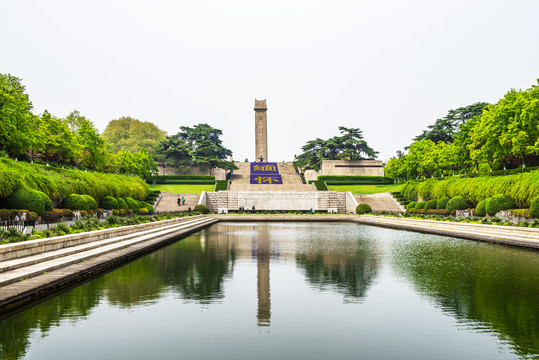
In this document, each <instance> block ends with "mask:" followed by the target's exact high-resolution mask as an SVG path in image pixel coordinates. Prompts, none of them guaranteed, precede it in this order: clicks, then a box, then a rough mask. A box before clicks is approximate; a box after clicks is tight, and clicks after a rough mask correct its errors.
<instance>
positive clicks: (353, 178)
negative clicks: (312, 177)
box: [316, 175, 393, 184]
mask: <svg viewBox="0 0 539 360" xmlns="http://www.w3.org/2000/svg"><path fill="white" fill-rule="evenodd" d="M316 179H317V180H324V181H326V182H327V181H366V182H375V183H376V182H378V183H381V182H391V184H392V183H393V178H390V177H386V176H360V175H320V176H318V177H317V178H316Z"/></svg>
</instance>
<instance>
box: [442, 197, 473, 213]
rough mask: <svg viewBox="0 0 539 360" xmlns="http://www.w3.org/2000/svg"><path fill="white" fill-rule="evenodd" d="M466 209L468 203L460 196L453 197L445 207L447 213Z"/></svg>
mask: <svg viewBox="0 0 539 360" xmlns="http://www.w3.org/2000/svg"><path fill="white" fill-rule="evenodd" d="M467 208H468V202H467V201H466V199H465V198H464V197H462V196H454V197H452V198H451V199H450V200H449V201H448V202H447V205H446V206H445V209H446V210H447V211H448V212H451V211H453V210H465V209H467Z"/></svg>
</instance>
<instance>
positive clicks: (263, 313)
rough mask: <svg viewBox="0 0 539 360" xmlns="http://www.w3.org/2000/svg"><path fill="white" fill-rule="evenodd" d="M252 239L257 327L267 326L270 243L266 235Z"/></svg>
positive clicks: (269, 301)
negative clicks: (255, 276) (255, 280)
mask: <svg viewBox="0 0 539 360" xmlns="http://www.w3.org/2000/svg"><path fill="white" fill-rule="evenodd" d="M258 235H259V236H258V237H257V238H256V239H255V238H253V250H255V252H256V270H257V295H258V314H257V316H256V317H257V319H258V326H269V325H270V318H271V298H270V255H271V243H270V240H269V238H268V236H267V235H268V234H267V233H262V234H258ZM261 235H262V236H261Z"/></svg>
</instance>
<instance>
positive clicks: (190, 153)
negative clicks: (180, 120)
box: [159, 124, 236, 171]
mask: <svg viewBox="0 0 539 360" xmlns="http://www.w3.org/2000/svg"><path fill="white" fill-rule="evenodd" d="M180 130H181V131H180V132H179V133H177V134H175V135H172V136H167V138H166V139H165V140H164V141H163V142H161V146H160V149H159V154H160V159H161V160H163V161H166V162H168V163H171V164H172V165H173V166H174V167H176V168H178V169H180V170H181V171H187V170H189V168H190V167H191V166H192V165H195V166H198V167H199V168H201V169H212V168H221V169H225V170H234V169H236V166H235V165H234V162H233V161H230V160H227V159H228V158H229V157H230V156H232V151H231V150H229V149H227V148H225V147H224V146H223V143H222V141H221V139H220V136H221V135H222V134H223V132H222V131H221V130H219V129H215V128H213V127H211V126H210V125H208V124H198V125H195V126H193V127H188V126H182V127H180Z"/></svg>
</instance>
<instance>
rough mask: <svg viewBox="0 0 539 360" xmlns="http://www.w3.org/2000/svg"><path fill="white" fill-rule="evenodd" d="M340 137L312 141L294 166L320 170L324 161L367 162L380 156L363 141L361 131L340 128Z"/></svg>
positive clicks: (304, 147)
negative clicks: (366, 160)
mask: <svg viewBox="0 0 539 360" xmlns="http://www.w3.org/2000/svg"><path fill="white" fill-rule="evenodd" d="M339 131H340V133H341V135H340V136H334V137H332V138H330V139H328V140H323V139H320V138H317V139H315V140H310V141H308V142H307V144H305V145H304V146H303V147H302V148H301V150H303V153H301V154H300V155H298V156H297V157H296V161H295V162H294V164H295V165H296V166H298V167H302V168H307V169H314V170H320V166H321V165H322V160H365V159H375V158H376V156H377V155H378V152H377V151H374V150H373V149H372V148H371V147H369V145H367V142H366V141H365V140H363V134H362V131H361V130H360V129H357V128H346V127H344V126H339Z"/></svg>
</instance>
